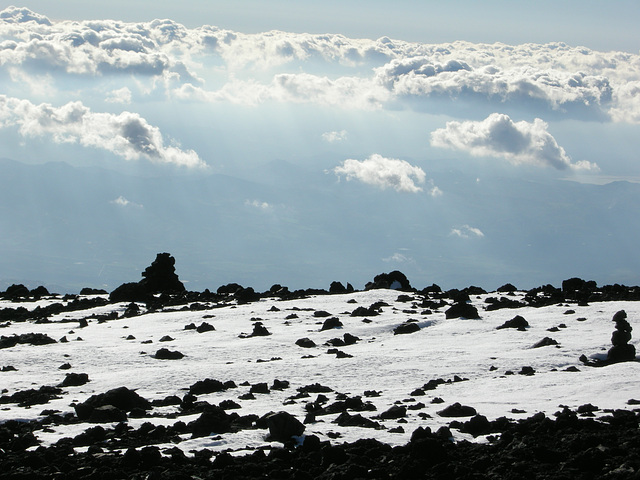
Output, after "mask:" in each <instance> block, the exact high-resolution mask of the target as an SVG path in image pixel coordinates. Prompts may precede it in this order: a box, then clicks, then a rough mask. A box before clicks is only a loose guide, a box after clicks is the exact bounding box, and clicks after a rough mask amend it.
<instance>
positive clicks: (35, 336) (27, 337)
mask: <svg viewBox="0 0 640 480" xmlns="http://www.w3.org/2000/svg"><path fill="white" fill-rule="evenodd" d="M51 343H58V342H56V341H55V340H54V339H53V338H51V337H50V336H48V335H45V334H44V333H23V334H20V335H12V336H10V337H5V336H4V335H2V336H0V348H11V347H15V346H16V345H18V344H29V345H49V344H51Z"/></svg>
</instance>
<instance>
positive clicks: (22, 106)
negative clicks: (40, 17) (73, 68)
mask: <svg viewBox="0 0 640 480" xmlns="http://www.w3.org/2000/svg"><path fill="white" fill-rule="evenodd" d="M14 125H17V126H19V130H18V131H19V132H20V134H21V135H22V136H24V137H40V136H50V137H51V138H52V139H53V141H54V142H56V143H78V144H80V145H82V146H85V147H94V148H100V149H103V150H107V151H110V152H112V153H114V154H116V155H118V156H121V157H123V158H125V159H126V160H138V159H140V158H146V159H148V160H150V161H151V162H154V163H168V164H175V165H180V166H184V167H200V168H202V167H206V164H205V162H204V161H202V160H201V159H200V157H199V156H198V154H197V153H196V152H194V151H193V150H181V149H180V148H177V147H174V146H165V144H164V138H163V136H162V134H161V133H160V129H159V128H158V127H154V126H152V125H149V123H147V121H146V120H145V119H144V118H142V117H141V116H140V115H138V114H137V113H132V112H122V113H120V114H118V115H115V114H111V113H95V112H92V111H91V110H90V109H89V108H88V107H85V106H84V105H83V104H82V102H70V103H67V104H66V105H63V106H61V107H54V106H52V105H50V104H47V103H42V104H40V105H35V104H33V103H31V102H30V101H28V100H21V99H17V98H12V97H7V96H6V95H0V128H6V127H10V126H14Z"/></svg>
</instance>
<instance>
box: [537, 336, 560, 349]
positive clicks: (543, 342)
mask: <svg viewBox="0 0 640 480" xmlns="http://www.w3.org/2000/svg"><path fill="white" fill-rule="evenodd" d="M551 345H558V342H556V341H555V340H554V339H553V338H551V337H544V338H543V339H542V340H540V341H539V342H537V343H536V344H535V345H533V347H531V348H540V347H548V346H551Z"/></svg>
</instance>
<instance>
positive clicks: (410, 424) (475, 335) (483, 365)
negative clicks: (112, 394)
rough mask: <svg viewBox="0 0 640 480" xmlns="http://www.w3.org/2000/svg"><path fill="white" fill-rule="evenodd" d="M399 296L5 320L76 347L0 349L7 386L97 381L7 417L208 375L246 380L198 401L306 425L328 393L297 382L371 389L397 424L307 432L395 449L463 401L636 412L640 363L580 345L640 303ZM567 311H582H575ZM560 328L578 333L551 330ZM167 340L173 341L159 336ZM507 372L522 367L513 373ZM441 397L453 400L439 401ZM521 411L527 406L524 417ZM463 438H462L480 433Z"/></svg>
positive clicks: (210, 441)
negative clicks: (364, 312) (424, 300)
mask: <svg viewBox="0 0 640 480" xmlns="http://www.w3.org/2000/svg"><path fill="white" fill-rule="evenodd" d="M401 293H402V292H397V291H394V290H370V291H364V292H355V293H351V294H344V295H325V296H315V297H310V298H307V299H300V300H291V301H282V300H279V299H277V298H268V299H262V300H260V301H259V302H254V303H250V304H246V305H227V306H224V307H222V308H211V309H207V310H202V311H162V312H154V313H145V311H144V306H143V305H140V307H141V311H142V314H141V315H139V316H135V317H130V318H119V319H116V320H111V321H107V322H103V323H99V322H98V321H97V320H89V321H88V326H87V327H84V328H78V325H79V324H78V323H76V322H75V321H71V320H74V319H78V320H79V319H81V318H85V317H87V316H89V315H90V314H94V313H98V314H100V313H109V312H111V311H113V310H118V312H119V313H120V314H122V312H123V311H124V310H125V308H126V306H127V304H124V303H123V304H116V305H113V304H112V305H106V306H104V307H99V308H95V309H91V310H89V311H87V310H84V311H76V312H65V313H62V314H59V315H56V316H52V317H50V320H52V323H43V324H35V323H33V322H10V325H8V326H5V327H3V328H1V329H0V334H1V335H5V336H9V335H13V334H23V333H29V332H37V333H44V334H47V335H49V336H50V337H52V338H54V339H56V340H59V339H61V338H62V337H65V336H66V338H67V339H68V340H69V342H68V343H61V342H58V343H55V344H50V345H43V346H32V345H16V346H14V347H11V348H6V349H2V350H0V367H2V366H8V365H11V366H13V367H15V368H16V369H17V371H3V372H0V388H2V389H3V395H11V394H13V393H15V392H17V391H22V390H27V389H32V388H39V387H40V386H42V385H58V384H60V383H61V382H62V381H63V380H64V378H65V374H66V373H69V372H75V373H86V374H88V375H89V379H90V381H89V383H87V384H85V385H83V386H79V387H65V388H64V389H63V390H64V392H65V393H64V394H63V395H62V398H60V399H57V400H52V401H51V402H49V403H48V404H44V405H35V406H33V407H31V408H23V407H18V406H17V405H16V404H4V405H1V406H0V407H1V408H0V422H1V421H4V420H9V419H35V418H38V417H39V416H40V413H41V412H42V410H44V409H48V410H51V409H54V410H59V411H61V412H63V413H65V412H73V411H74V409H73V406H72V403H73V402H76V403H78V402H83V401H85V400H86V399H87V398H88V397H89V396H91V395H93V394H96V393H103V392H106V391H107V390H109V389H112V388H116V387H120V386H126V387H128V388H130V389H135V390H136V391H137V393H138V394H140V395H141V396H142V397H144V398H146V399H148V400H150V401H151V400H155V399H163V398H165V397H167V396H169V395H177V396H178V397H180V398H182V397H183V396H184V395H185V394H186V392H187V390H188V388H189V386H191V385H192V384H194V383H195V382H196V381H199V380H204V379H206V378H213V379H217V380H220V381H222V382H226V381H229V380H231V381H234V382H235V383H236V384H237V386H238V387H237V388H234V389H229V390H226V391H224V392H220V393H213V394H207V395H202V396H200V397H199V400H206V401H208V402H210V403H212V404H218V403H220V402H221V401H223V400H227V399H231V400H234V401H235V402H237V403H239V404H240V405H241V406H242V408H241V409H239V410H234V411H236V412H238V413H239V414H240V415H248V414H256V415H259V416H261V415H263V414H265V413H267V412H269V411H279V410H285V411H288V412H290V413H291V414H293V415H295V416H296V417H297V418H298V419H299V420H301V421H302V420H303V419H304V417H305V415H306V411H305V408H304V407H305V404H306V403H307V402H308V401H313V400H315V398H316V396H317V394H311V397H310V398H306V399H304V398H303V399H296V400H295V401H287V399H288V398H290V397H292V396H295V395H296V394H297V393H298V392H297V388H299V387H303V386H305V385H309V384H314V383H319V384H321V385H325V386H327V387H330V388H331V389H333V392H331V393H326V394H325V395H326V396H327V397H328V398H329V401H328V403H327V404H330V403H332V402H334V401H335V398H336V397H335V396H336V394H337V393H344V394H347V395H348V396H350V397H351V396H356V395H359V396H362V399H363V400H364V401H370V402H372V403H373V404H374V405H375V406H376V407H377V410H376V411H371V412H369V411H368V412H360V413H362V415H363V416H365V417H368V418H372V419H374V420H376V421H378V422H379V423H381V424H382V425H384V426H385V427H386V429H381V430H375V429H370V428H361V427H340V426H338V425H336V424H335V423H332V421H333V420H334V419H335V418H336V417H337V414H334V415H323V416H318V417H317V420H318V421H317V422H315V423H309V424H307V426H306V427H307V428H306V431H305V434H316V435H318V436H319V437H320V438H321V439H322V440H326V439H329V438H331V437H336V435H334V434H339V436H338V437H337V439H335V440H334V441H338V442H342V441H354V440H357V439H358V438H377V439H378V440H380V441H383V442H386V443H389V444H391V445H400V444H404V443H406V442H407V441H408V440H409V438H410V435H411V433H412V432H413V430H414V429H415V428H417V427H418V426H429V427H431V429H432V430H435V429H437V428H438V427H440V426H442V425H448V424H449V423H450V421H451V420H452V419H451V418H444V417H441V416H439V415H438V413H437V412H438V411H440V410H442V409H443V408H445V407H446V406H448V405H451V404H453V403H454V402H459V403H461V404H463V405H470V406H473V407H475V408H476V409H477V411H478V413H479V414H481V415H485V416H486V417H488V418H489V420H492V419H495V418H498V417H501V416H507V417H509V418H514V419H517V418H524V417H528V416H531V415H532V414H534V413H536V412H544V413H545V414H547V415H549V416H551V415H553V413H554V412H557V411H558V410H561V409H562V407H561V405H566V406H568V407H570V408H572V409H574V408H577V407H578V406H580V405H583V404H587V403H591V404H593V405H596V406H597V407H599V408H600V409H616V408H631V407H629V406H627V401H628V400H630V399H632V398H634V399H640V384H638V382H637V379H638V374H639V373H640V363H638V362H625V363H619V364H614V365H609V366H605V367H600V368H595V367H587V366H585V365H584V364H583V363H582V362H581V361H579V357H580V356H581V355H582V354H585V355H587V357H590V358H604V355H606V351H607V350H608V348H609V347H610V346H611V344H610V338H611V333H612V332H613V329H614V323H613V322H612V321H611V319H612V317H613V315H614V313H615V312H617V311H618V310H625V311H626V312H627V315H628V320H629V323H630V324H631V325H632V326H635V325H636V324H637V321H638V319H640V302H603V303H592V304H590V305H588V306H578V305H577V304H575V303H572V304H561V305H554V306H548V307H541V308H532V307H523V308H519V309H501V310H497V311H486V310H485V307H486V305H487V304H486V303H485V302H484V300H485V299H486V298H487V297H488V296H499V294H498V295H496V294H495V293H494V294H489V295H480V296H472V299H471V301H472V303H473V304H474V305H475V306H476V307H477V308H478V311H479V313H480V316H481V318H480V319H474V320H471V319H446V318H445V314H444V311H445V310H446V307H445V308H441V309H439V310H434V311H433V312H432V313H426V314H425V312H424V310H425V309H424V308H412V304H411V302H398V301H397V299H398V296H399V295H400V294H401ZM523 295H524V293H515V295H514V296H513V297H511V298H514V299H518V298H519V297H521V296H523ZM54 301H58V302H59V301H60V300H59V299H53V300H42V301H40V303H28V302H27V303H24V302H21V303H19V304H16V303H11V302H8V301H0V308H5V307H14V308H15V307H17V306H23V307H25V308H28V309H32V308H35V307H36V306H37V305H39V304H40V305H43V304H46V303H47V302H54ZM378 301H382V302H386V303H387V304H389V306H384V307H382V313H381V314H380V315H378V316H370V317H366V319H367V320H370V322H369V321H363V320H364V318H365V317H351V316H350V313H351V312H352V311H353V310H354V309H355V308H356V307H358V306H365V307H368V306H369V305H371V304H373V303H374V302H378ZM210 306H213V305H210ZM273 307H276V308H273ZM276 309H277V310H276ZM320 310H323V311H326V312H329V313H330V314H331V315H332V316H335V317H338V318H339V319H340V321H341V322H342V323H343V327H341V328H338V329H331V330H326V331H320V329H321V327H322V323H323V321H324V320H325V318H320V317H316V316H314V312H315V311H320ZM411 310H413V311H411ZM569 310H574V311H575V313H567V311H569ZM293 313H295V314H296V315H297V318H291V319H288V320H287V319H286V317H287V316H289V315H291V314H293ZM515 315H521V316H523V317H524V318H525V319H526V320H527V321H528V323H529V325H530V327H529V328H528V329H527V330H526V331H518V330H516V329H511V328H508V329H500V330H497V329H496V327H498V326H499V325H501V324H503V323H504V322H505V321H506V320H509V319H511V318H513V317H514V316H515ZM409 319H414V320H417V323H418V325H419V326H420V327H421V329H420V330H419V331H417V332H415V333H411V334H403V335H394V332H393V330H394V328H395V327H397V326H398V325H400V324H402V323H404V322H405V321H407V320H409ZM61 320H65V322H61ZM256 321H260V322H262V323H263V324H264V326H265V327H266V328H267V329H268V331H269V332H270V333H271V335H269V336H260V337H250V338H240V336H241V334H243V333H244V334H250V333H251V332H252V330H253V324H254V323H255V322H256ZM202 322H207V323H210V324H211V325H213V326H214V327H215V331H209V332H205V333H198V332H196V331H195V330H185V328H184V327H185V326H186V325H188V324H190V323H194V324H196V325H200V324H201V323H202ZM562 324H564V326H566V328H565V327H561V328H559V329H558V330H557V331H555V332H549V331H548V329H550V328H552V327H559V326H561V325H562ZM345 333H349V334H352V335H355V336H356V337H358V338H359V339H360V340H359V341H358V342H357V343H356V344H354V345H349V346H344V347H337V348H338V349H339V350H341V351H343V352H345V353H348V354H349V355H352V357H350V358H338V357H337V356H336V354H330V353H327V351H328V349H330V348H333V347H331V346H328V345H325V342H327V341H328V340H330V339H333V338H336V337H340V338H342V337H343V335H344V334H345ZM167 335H168V336H170V337H172V338H173V340H171V341H166V342H160V339H161V338H162V337H164V336H167ZM130 336H131V337H130ZM78 337H80V338H78ZM127 337H129V339H127ZM303 337H308V338H309V339H311V340H313V341H314V342H315V343H316V345H317V346H316V347H315V348H302V347H300V346H298V345H296V343H295V342H296V340H298V339H300V338H303ZM544 337H551V338H553V339H554V340H556V341H557V342H558V344H559V345H558V346H553V345H552V346H545V347H540V348H532V346H533V345H534V344H535V343H536V342H538V341H540V340H542V339H543V338H544ZM631 343H633V344H634V345H636V344H637V340H636V339H635V338H633V339H632V341H631ZM163 347H164V348H168V349H169V350H177V351H179V352H181V353H183V354H184V355H185V357H184V358H182V359H180V360H159V359H156V358H154V357H153V356H152V355H153V354H155V352H156V351H157V350H158V349H160V348H163ZM309 356H312V357H309ZM64 363H70V364H71V366H72V368H71V369H70V370H60V369H59V367H60V366H61V365H62V364H64ZM524 366H529V367H532V368H533V369H534V370H535V374H534V375H532V376H526V375H520V374H519V372H520V371H521V369H522V367H524ZM492 367H495V368H492ZM569 367H577V369H578V370H579V371H566V369H567V368H569ZM507 371H511V372H513V374H512V375H506V374H505V373H506V372H507ZM455 376H458V377H461V378H464V379H468V380H465V381H460V382H451V383H445V384H442V385H439V386H438V387H437V388H436V389H435V390H429V391H426V392H425V395H424V396H415V395H414V396H412V395H411V392H413V391H414V390H416V389H418V388H420V387H422V386H423V385H424V384H425V383H427V382H428V381H429V380H434V379H438V378H442V379H444V380H449V379H453V378H454V377H455ZM276 379H278V380H286V381H288V382H289V383H290V387H289V388H288V389H285V390H282V391H277V390H272V391H271V392H270V393H268V394H258V393H256V394H255V397H256V398H255V400H240V399H239V398H238V397H239V396H241V395H243V394H246V393H248V392H249V389H250V386H249V384H250V385H253V384H257V383H261V382H266V383H268V385H269V386H271V385H272V384H273V382H274V380H276ZM245 382H247V384H245ZM243 384H244V385H243ZM365 391H378V392H379V393H380V395H379V396H377V397H365V395H364V392H365ZM435 397H439V398H441V399H442V400H443V401H444V402H443V403H431V402H432V400H433V399H434V398H435ZM418 402H422V403H423V404H424V407H423V408H417V409H409V410H408V412H407V417H406V418H405V419H403V420H400V421H398V420H380V419H377V418H375V417H376V416H377V415H379V414H380V413H382V412H384V411H385V410H387V409H388V408H389V407H391V406H392V405H393V404H394V403H401V404H403V405H405V406H407V407H409V406H412V405H416V404H417V403H418ZM514 409H517V410H518V411H522V412H524V413H513V410H514ZM177 411H178V407H159V408H154V410H153V411H152V412H157V413H171V412H177ZM352 413H355V412H352ZM596 413H598V412H596ZM600 413H602V412H600ZM424 414H427V415H426V416H425V415H424ZM197 416H198V415H192V416H189V417H178V418H168V417H161V416H158V417H152V418H151V417H147V418H141V419H134V418H130V419H129V424H130V425H131V426H132V427H134V428H137V427H138V426H139V425H140V424H142V423H143V422H149V421H150V422H153V423H163V424H165V425H171V424H173V423H175V422H176V421H178V420H181V421H184V422H187V423H188V422H189V421H190V420H193V419H195V418H197ZM405 421H406V423H404V422H405ZM89 426H90V425H87V424H77V425H67V426H64V425H61V426H54V427H52V428H51V429H47V430H49V431H46V432H43V431H38V432H36V435H37V436H38V438H39V439H40V440H42V441H43V444H44V445H48V444H50V443H54V442H56V441H57V440H59V439H60V438H62V437H73V436H75V435H77V434H79V433H81V432H82V431H84V430H85V429H86V428H88V427H89ZM398 426H402V427H403V429H404V433H390V432H389V430H390V429H391V428H394V427H398ZM266 433H267V431H266V430H262V429H253V430H243V431H240V432H238V433H233V434H222V435H213V436H209V437H204V438H196V439H191V438H189V436H188V435H187V436H185V438H184V441H183V442H181V443H179V444H178V445H177V446H178V447H180V448H182V449H183V450H184V451H185V452H189V451H190V450H196V449H201V448H209V449H212V450H222V449H231V450H234V451H238V452H240V451H242V450H243V449H244V448H245V447H258V446H261V445H267V444H268V442H267V441H266V440H265V438H264V437H265V435H266ZM454 433H455V435H456V437H457V438H469V439H471V438H472V437H470V436H467V435H464V434H460V433H458V432H454ZM476 440H479V441H482V439H476Z"/></svg>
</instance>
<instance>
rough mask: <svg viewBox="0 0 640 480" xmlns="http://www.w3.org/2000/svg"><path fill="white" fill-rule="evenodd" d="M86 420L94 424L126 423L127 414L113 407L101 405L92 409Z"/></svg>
mask: <svg viewBox="0 0 640 480" xmlns="http://www.w3.org/2000/svg"><path fill="white" fill-rule="evenodd" d="M87 420H88V421H89V422H94V423H112V422H126V421H127V414H126V413H125V412H124V411H122V410H120V409H119V408H117V407H114V406H113V405H103V406H100V407H96V408H94V409H93V410H92V411H91V413H90V415H89V418H88V419H87Z"/></svg>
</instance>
